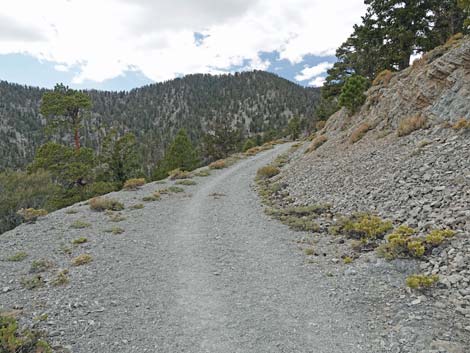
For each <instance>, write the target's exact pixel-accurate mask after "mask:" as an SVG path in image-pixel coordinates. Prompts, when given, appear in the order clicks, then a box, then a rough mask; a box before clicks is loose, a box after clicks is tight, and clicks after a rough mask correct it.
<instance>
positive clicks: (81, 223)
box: [70, 220, 91, 229]
mask: <svg viewBox="0 0 470 353" xmlns="http://www.w3.org/2000/svg"><path fill="white" fill-rule="evenodd" d="M89 227H91V224H90V223H88V222H84V221H80V220H76V221H75V222H73V223H72V224H71V225H70V228H74V229H84V228H89Z"/></svg>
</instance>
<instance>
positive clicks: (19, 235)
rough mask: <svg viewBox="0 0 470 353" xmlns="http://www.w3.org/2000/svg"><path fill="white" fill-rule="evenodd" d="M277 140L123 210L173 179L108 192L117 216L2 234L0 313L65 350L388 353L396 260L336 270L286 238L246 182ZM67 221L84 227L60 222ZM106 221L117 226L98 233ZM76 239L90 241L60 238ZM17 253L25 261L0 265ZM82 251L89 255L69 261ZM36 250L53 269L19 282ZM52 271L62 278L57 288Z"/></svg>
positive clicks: (91, 215) (86, 213)
mask: <svg viewBox="0 0 470 353" xmlns="http://www.w3.org/2000/svg"><path fill="white" fill-rule="evenodd" d="M289 147H290V145H288V144H287V145H281V146H277V147H276V148H275V149H273V150H270V151H267V152H264V153H261V154H259V155H257V156H255V157H253V158H249V159H245V160H241V161H239V162H238V163H237V164H235V165H234V166H232V167H230V168H228V169H224V170H221V171H212V174H211V176H209V177H207V178H194V180H195V181H197V183H198V184H197V185H196V186H185V187H184V188H185V193H182V194H172V195H169V196H164V197H163V198H162V200H160V201H156V202H148V203H145V207H144V208H143V209H135V210H133V209H130V208H129V206H131V205H134V204H139V203H144V202H142V201H141V200H142V198H143V197H144V196H148V195H150V194H152V192H154V191H155V190H158V189H163V188H166V187H168V186H169V185H171V184H172V182H171V181H168V182H167V183H166V185H160V184H156V183H151V184H147V185H146V186H144V187H143V188H142V189H140V190H138V191H121V192H117V193H113V194H111V195H109V197H114V198H117V199H118V200H120V201H121V202H123V203H124V204H125V206H126V209H125V210H124V211H122V212H121V214H122V215H123V216H124V217H126V219H125V220H122V221H121V222H111V221H110V217H109V216H107V215H106V214H105V213H98V212H94V211H91V210H90V208H89V207H88V206H87V205H86V204H84V203H82V204H77V205H74V206H71V207H70V208H68V209H64V210H60V211H57V212H54V213H52V214H50V215H48V216H47V217H45V218H43V219H40V220H39V221H38V222H37V223H36V224H24V225H22V226H20V227H18V228H16V229H14V230H12V231H10V232H8V233H5V234H3V235H1V247H0V260H1V261H0V303H1V305H0V308H1V309H3V310H11V309H13V308H16V309H22V310H23V314H22V316H21V319H20V322H21V324H22V325H25V326H34V327H37V328H39V329H45V330H47V331H48V332H49V335H50V340H51V341H52V342H53V343H54V345H56V346H58V345H63V346H65V347H68V348H69V349H70V351H71V352H74V353H90V352H100V353H106V352H113V353H119V352H126V353H130V352H195V353H196V352H198V353H199V352H208V353H209V352H211V353H212V352H214V353H221V352H224V353H229V352H240V353H241V352H260V353H261V352H270V353H272V352H299V353H300V352H312V353H313V352H315V353H341V352H348V353H350V352H356V353H360V352H367V353H373V352H391V351H392V350H391V349H392V348H390V346H389V343H387V342H388V339H387V337H388V336H389V334H390V332H389V331H390V330H389V327H388V325H391V324H392V323H387V322H385V321H386V320H387V312H388V311H393V310H391V309H390V308H389V307H387V305H386V304H385V301H386V300H387V299H386V298H387V296H389V295H390V296H392V297H393V296H395V295H396V296H399V294H394V292H393V291H395V292H398V291H399V290H401V289H399V288H402V287H403V276H404V275H403V273H401V272H406V271H407V270H408V269H407V267H408V266H406V264H405V265H404V266H402V267H405V269H401V270H400V271H397V270H396V269H394V268H393V266H391V265H389V264H385V263H384V262H380V261H379V262H377V263H374V264H372V265H370V266H372V267H373V271H374V272H375V273H374V276H373V278H371V276H370V271H371V270H370V268H369V267H370V266H369V267H367V269H361V268H357V269H355V270H349V273H348V271H345V266H343V265H341V266H340V265H338V266H337V268H335V269H333V270H331V269H329V268H328V267H327V266H323V265H322V261H324V262H325V263H326V261H329V259H328V260H322V259H318V262H317V263H309V262H308V261H306V256H305V255H304V254H303V253H302V252H301V251H300V250H299V247H298V245H297V244H296V240H298V239H299V238H300V237H302V235H303V233H299V232H294V231H291V230H289V228H288V227H287V226H285V225H282V224H281V223H279V222H277V221H275V220H272V219H270V218H269V217H268V216H266V215H265V214H264V213H263V207H262V205H261V204H260V202H259V199H258V196H257V194H256V192H254V190H253V184H254V177H255V174H256V171H257V169H258V168H260V167H262V166H264V165H266V164H268V163H270V162H271V161H272V160H273V159H274V158H275V157H276V156H277V155H279V154H281V153H283V152H286V151H287V150H288V148H289ZM214 193H218V194H219V195H214ZM222 194H223V195H222ZM71 209H72V210H76V211H77V213H75V214H71V213H70V210H71ZM76 220H83V221H86V222H89V223H90V224H91V226H90V227H88V228H84V229H72V228H70V225H71V224H72V223H73V222H74V221H76ZM113 227H121V228H123V229H124V230H125V232H124V233H123V234H117V235H114V234H110V233H106V232H105V230H107V229H110V228H113ZM80 236H85V237H87V238H88V242H87V243H85V244H83V245H73V246H72V245H71V241H72V240H73V239H76V238H78V237H80ZM65 247H69V248H70V249H71V251H72V253H71V254H66V253H64V251H63V249H64V248H65ZM18 251H25V252H26V253H28V258H26V259H25V260H24V261H22V262H9V261H6V258H7V257H8V256H10V255H11V254H14V253H16V252H18ZM82 253H87V254H90V255H92V257H93V261H92V262H91V263H90V264H87V265H84V266H79V267H74V266H71V265H70V261H71V259H72V258H73V257H75V256H77V255H79V254H82ZM41 258H47V259H49V260H52V261H53V262H54V264H55V267H54V268H52V269H49V270H47V271H46V272H44V273H42V274H41V275H42V276H43V278H44V279H45V281H46V283H45V285H44V286H43V287H42V288H38V289H34V290H28V289H25V288H23V287H22V286H21V284H20V279H21V278H23V277H28V276H31V274H29V273H28V272H29V268H30V265H31V262H32V261H33V260H37V259H41ZM60 268H67V269H68V270H69V271H70V273H69V275H70V283H69V284H68V285H66V286H59V287H56V286H53V285H52V284H51V283H50V280H51V279H52V278H53V277H54V275H55V273H56V272H57V270H58V269H60ZM329 271H332V272H331V273H330V272H329ZM391 291H392V292H391ZM388 305H389V304H388ZM43 314H47V318H46V319H43V321H40V320H37V318H38V317H39V316H41V315H43ZM35 318H36V320H35ZM43 318H44V316H43ZM393 351H395V350H393Z"/></svg>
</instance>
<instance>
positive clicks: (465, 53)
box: [276, 37, 470, 353]
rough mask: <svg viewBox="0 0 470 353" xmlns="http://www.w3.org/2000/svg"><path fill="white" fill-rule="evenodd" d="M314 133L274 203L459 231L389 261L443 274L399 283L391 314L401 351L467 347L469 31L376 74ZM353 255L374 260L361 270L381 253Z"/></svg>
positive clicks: (420, 231)
mask: <svg viewBox="0 0 470 353" xmlns="http://www.w3.org/2000/svg"><path fill="white" fill-rule="evenodd" d="M312 139H313V142H312V143H311V145H310V146H309V147H308V148H307V147H305V148H304V150H303V151H302V152H298V155H297V158H294V160H293V161H292V162H291V163H290V164H289V165H288V166H287V167H286V168H284V169H283V172H282V173H281V175H280V176H279V177H278V182H279V185H281V188H279V189H278V191H277V194H276V195H277V196H276V199H277V200H276V203H277V204H278V205H283V206H286V205H291V206H292V205H312V204H330V205H331V215H330V217H324V218H323V219H320V220H318V222H319V223H320V226H321V229H323V230H325V231H328V230H329V231H330V233H332V230H333V227H335V226H336V225H337V224H338V220H340V219H341V217H342V216H346V217H348V216H350V215H351V214H354V213H356V212H367V213H372V214H376V215H378V216H380V217H381V218H382V219H387V220H390V221H392V222H393V225H394V226H395V227H398V226H400V225H408V226H409V227H411V228H413V229H414V230H415V232H416V239H419V237H424V236H425V235H426V234H429V233H430V232H431V231H432V230H436V229H451V230H453V231H455V232H456V235H455V237H454V238H452V240H450V241H448V242H445V243H444V244H442V245H440V246H436V247H431V248H427V250H426V253H425V254H424V255H422V256H417V257H420V259H419V261H418V263H417V264H416V262H414V263H408V264H406V263H405V264H403V263H401V262H400V260H395V262H392V263H396V264H397V266H405V267H408V268H412V267H413V266H414V264H416V265H417V266H418V268H419V269H420V271H421V273H422V274H424V275H426V276H431V275H438V276H439V282H438V283H437V286H436V287H435V288H433V289H431V290H423V291H410V290H408V292H403V298H402V302H404V303H406V304H405V305H402V306H397V307H393V310H392V311H393V312H394V313H395V314H394V316H392V318H391V321H390V323H391V325H393V329H394V330H396V331H394V335H396V337H395V338H396V340H397V341H400V342H401V343H403V344H402V345H401V346H402V347H401V350H400V352H421V351H422V352H462V353H463V352H468V351H470V208H469V205H470V38H468V37H466V38H463V39H460V40H454V41H451V42H449V43H448V44H447V45H445V46H443V47H439V48H437V49H435V50H433V51H432V52H430V53H427V54H426V55H424V57H423V58H422V59H420V60H419V61H417V62H415V64H414V65H413V66H412V67H410V68H408V69H407V70H405V71H402V72H399V73H395V74H392V73H390V72H384V73H382V74H381V75H380V77H379V78H378V79H377V80H376V82H375V85H374V86H373V87H372V88H371V89H370V90H369V91H368V93H367V101H366V103H365V104H364V106H363V107H362V109H361V110H360V112H359V113H357V114H355V115H354V116H349V115H348V113H347V112H346V111H345V110H342V111H340V112H338V113H336V114H335V115H333V116H332V117H331V118H330V119H329V121H328V122H327V124H326V127H325V128H324V129H323V130H322V131H320V132H318V133H317V135H316V136H314V137H312ZM384 241H387V240H386V239H384ZM341 243H344V240H341ZM346 243H348V241H346ZM350 249H351V248H349V250H345V251H350ZM409 249H410V248H409ZM366 250H368V251H370V249H366ZM431 250H432V251H431ZM356 256H357V257H358V259H357V262H358V263H361V261H363V262H364V261H365V259H366V258H367V261H369V262H370V264H369V265H367V266H366V268H368V269H369V270H365V271H363V272H362V275H363V276H369V275H371V271H372V270H371V269H372V268H373V267H374V264H375V261H381V260H370V256H369V255H367V256H366V255H365V253H361V252H359V253H355V254H354V255H353V257H356ZM361 259H362V260H361ZM395 299H397V298H389V299H388V300H387V302H388V304H387V305H388V306H390V301H392V300H395ZM397 305H398V304H397Z"/></svg>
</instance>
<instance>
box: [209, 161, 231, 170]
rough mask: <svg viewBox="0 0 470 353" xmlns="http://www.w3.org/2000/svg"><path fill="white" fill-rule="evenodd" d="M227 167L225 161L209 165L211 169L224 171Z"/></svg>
mask: <svg viewBox="0 0 470 353" xmlns="http://www.w3.org/2000/svg"><path fill="white" fill-rule="evenodd" d="M226 167H227V164H226V163H225V160H224V159H219V160H218V161H215V162H212V163H211V164H209V168H210V169H224V168H226Z"/></svg>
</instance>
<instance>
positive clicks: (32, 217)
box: [17, 208, 48, 223]
mask: <svg viewBox="0 0 470 353" xmlns="http://www.w3.org/2000/svg"><path fill="white" fill-rule="evenodd" d="M47 213H48V212H47V211H46V210H43V209H39V210H37V209H35V208H22V209H21V210H19V211H18V212H17V214H18V215H20V216H21V217H22V218H23V220H24V221H25V222H27V223H34V222H35V221H36V220H37V219H38V218H39V217H44V216H47Z"/></svg>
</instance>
